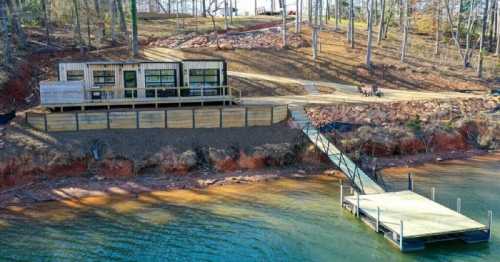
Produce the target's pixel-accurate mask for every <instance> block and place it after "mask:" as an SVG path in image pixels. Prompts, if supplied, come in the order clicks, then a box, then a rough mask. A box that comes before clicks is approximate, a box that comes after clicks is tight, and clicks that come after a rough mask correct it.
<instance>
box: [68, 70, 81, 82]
mask: <svg viewBox="0 0 500 262" xmlns="http://www.w3.org/2000/svg"><path fill="white" fill-rule="evenodd" d="M75 72H76V73H75ZM84 80H85V71H84V70H80V69H75V70H66V81H84Z"/></svg>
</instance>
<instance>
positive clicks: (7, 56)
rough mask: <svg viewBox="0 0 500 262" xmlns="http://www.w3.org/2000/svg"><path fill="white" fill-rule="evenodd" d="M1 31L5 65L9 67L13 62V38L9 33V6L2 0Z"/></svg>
mask: <svg viewBox="0 0 500 262" xmlns="http://www.w3.org/2000/svg"><path fill="white" fill-rule="evenodd" d="M0 32H1V34H0V35H2V45H3V46H2V47H3V61H2V63H3V65H4V66H6V67H8V66H9V65H10V64H11V60H12V54H11V51H12V49H11V39H10V34H9V18H8V17H7V6H6V4H5V2H0Z"/></svg>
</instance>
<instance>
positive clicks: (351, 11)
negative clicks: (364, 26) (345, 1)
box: [349, 0, 354, 48]
mask: <svg viewBox="0 0 500 262" xmlns="http://www.w3.org/2000/svg"><path fill="white" fill-rule="evenodd" d="M349 42H350V43H351V48H354V0H350V1H349Z"/></svg>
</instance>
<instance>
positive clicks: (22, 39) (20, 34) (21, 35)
mask: <svg viewBox="0 0 500 262" xmlns="http://www.w3.org/2000/svg"><path fill="white" fill-rule="evenodd" d="M6 2H7V7H8V8H9V12H10V18H11V21H12V29H13V30H14V33H15V34H16V36H17V39H18V40H19V43H20V45H21V47H22V48H25V47H26V46H27V44H28V43H27V37H26V33H25V32H24V30H23V27H22V26H21V22H20V21H19V15H18V11H17V10H18V9H17V5H16V3H14V2H13V1H12V0H6Z"/></svg>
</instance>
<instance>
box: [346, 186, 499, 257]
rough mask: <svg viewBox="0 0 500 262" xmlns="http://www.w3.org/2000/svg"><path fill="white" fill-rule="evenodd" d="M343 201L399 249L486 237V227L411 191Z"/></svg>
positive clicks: (406, 249)
mask: <svg viewBox="0 0 500 262" xmlns="http://www.w3.org/2000/svg"><path fill="white" fill-rule="evenodd" d="M342 202H343V206H344V207H347V208H348V209H350V210H352V211H353V212H354V213H356V212H359V215H358V216H359V217H361V218H362V219H363V221H365V222H366V223H367V224H369V225H371V226H372V227H373V228H374V229H375V230H376V231H378V232H382V233H384V234H385V236H386V238H388V239H390V240H392V242H393V243H394V244H396V245H397V246H399V248H400V249H401V250H402V251H413V250H420V249H423V248H424V247H425V244H426V243H432V242H438V241H449V240H462V241H464V242H467V243H475V242H482V241H488V238H489V227H488V226H486V225H483V224H481V223H478V222H476V221H474V220H472V219H470V218H468V217H466V216H464V215H462V214H460V213H458V212H456V211H454V210H451V209H449V208H447V207H445V206H443V205H441V204H439V203H437V202H434V201H432V200H430V199H428V198H426V197H423V196H421V195H419V194H417V193H414V192H412V191H401V192H389V193H382V194H372V195H359V202H358V196H357V195H353V196H348V197H345V198H344V199H343V201H342ZM358 203H359V207H358ZM358 208H359V211H357V210H358ZM377 218H378V223H377ZM377 224H378V226H377ZM401 224H403V226H401ZM401 236H402V237H401Z"/></svg>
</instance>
